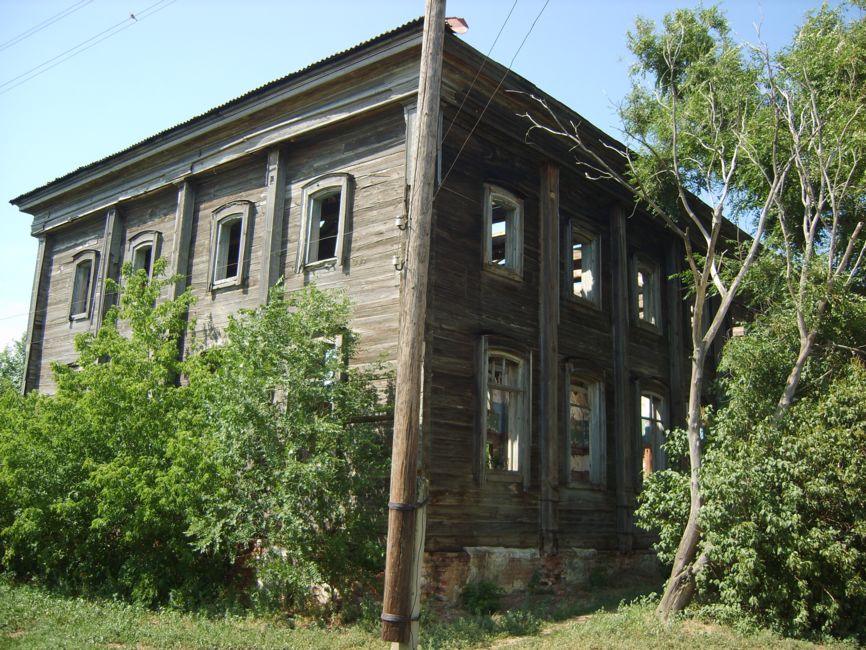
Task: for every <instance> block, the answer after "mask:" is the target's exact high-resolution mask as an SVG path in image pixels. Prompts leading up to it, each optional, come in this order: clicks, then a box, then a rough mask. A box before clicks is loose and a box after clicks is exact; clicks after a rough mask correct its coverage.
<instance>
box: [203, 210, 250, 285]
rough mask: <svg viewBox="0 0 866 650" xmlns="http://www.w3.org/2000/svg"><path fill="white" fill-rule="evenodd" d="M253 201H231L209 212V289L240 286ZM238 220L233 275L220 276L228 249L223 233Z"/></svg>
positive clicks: (244, 275)
mask: <svg viewBox="0 0 866 650" xmlns="http://www.w3.org/2000/svg"><path fill="white" fill-rule="evenodd" d="M252 211H253V203H252V202H251V201H244V200H240V201H232V202H231V203H226V204H225V205H221V206H220V207H218V208H217V209H215V210H214V211H213V212H212V213H211V242H210V251H211V261H210V282H209V284H210V289H211V290H214V289H224V288H227V287H239V286H242V285H243V283H244V280H245V278H246V264H247V235H248V232H249V228H250V221H251V215H252ZM237 221H240V224H241V237H240V242H239V244H238V246H239V249H238V265H237V270H236V272H235V274H234V275H225V276H222V277H220V276H221V275H222V273H221V272H220V271H221V269H220V266H221V265H222V264H223V263H224V262H225V259H224V257H225V254H226V253H227V250H228V242H227V241H226V239H225V236H224V233H225V232H226V231H227V229H228V228H229V227H230V226H231V224H233V223H236V222H237Z"/></svg>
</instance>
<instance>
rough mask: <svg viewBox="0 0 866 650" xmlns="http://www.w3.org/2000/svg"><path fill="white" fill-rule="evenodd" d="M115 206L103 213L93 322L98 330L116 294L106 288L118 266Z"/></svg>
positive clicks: (116, 214)
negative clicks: (97, 293)
mask: <svg viewBox="0 0 866 650" xmlns="http://www.w3.org/2000/svg"><path fill="white" fill-rule="evenodd" d="M118 220H119V216H118V209H117V206H112V207H110V208H109V209H108V211H107V212H106V213H105V233H104V234H103V236H102V253H101V259H100V260H99V281H98V287H99V288H98V291H99V295H98V296H97V297H96V303H95V310H96V313H95V314H94V318H93V324H94V329H96V330H98V329H99V328H100V326H101V325H102V319H103V318H105V312H107V311H108V308H109V307H111V305H112V303H113V302H114V299H115V297H116V294H115V293H114V292H113V291H109V290H108V286H107V281H108V279H109V278H111V279H113V280H117V270H118V269H119V266H120V224H119V223H118Z"/></svg>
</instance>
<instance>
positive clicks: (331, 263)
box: [301, 257, 337, 271]
mask: <svg viewBox="0 0 866 650" xmlns="http://www.w3.org/2000/svg"><path fill="white" fill-rule="evenodd" d="M335 268H337V258H336V257H329V258H328V259H326V260H317V261H315V262H310V263H309V264H304V266H303V267H302V268H301V270H302V271H322V270H328V271H330V270H333V269H335Z"/></svg>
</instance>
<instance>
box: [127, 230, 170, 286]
mask: <svg viewBox="0 0 866 650" xmlns="http://www.w3.org/2000/svg"><path fill="white" fill-rule="evenodd" d="M161 244H162V233H161V232H159V231H158V230H143V231H141V232H139V233H136V234H135V235H133V236H132V237H130V238H129V241H128V242H127V243H126V259H128V260H129V261H130V262H131V263H132V265H133V268H135V262H136V260H135V258H136V256H137V254H138V253H139V251H141V250H143V249H145V248H147V247H148V246H149V247H150V268H149V269H147V279H148V280H150V279H152V278H153V263H154V262H156V260H157V259H158V258H159V255H160V253H161V250H160V247H161Z"/></svg>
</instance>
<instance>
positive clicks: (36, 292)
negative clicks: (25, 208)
mask: <svg viewBox="0 0 866 650" xmlns="http://www.w3.org/2000/svg"><path fill="white" fill-rule="evenodd" d="M45 247H46V236H45V235H40V236H39V248H38V249H37V250H36V269H35V270H34V272H33V288H32V290H31V291H30V313H29V314H28V315H27V337H26V339H25V341H24V379H23V381H22V382H21V392H22V393H26V392H27V391H29V390H30V389H32V388H33V387H34V386H35V385H36V379H37V378H38V377H39V363H37V361H38V360H39V356H38V355H36V354H34V353H33V347H34V345H37V341H39V345H40V347H41V341H42V323H43V322H44V320H45V315H44V314H43V313H42V311H41V310H40V309H39V307H38V305H39V303H40V301H41V299H42V297H43V294H44V292H45V289H44V284H45V282H44V279H45V276H46V274H45V259H46V257H45ZM37 330H38V333H37ZM37 334H38V335H37ZM31 364H33V366H34V367H32V368H31Z"/></svg>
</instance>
